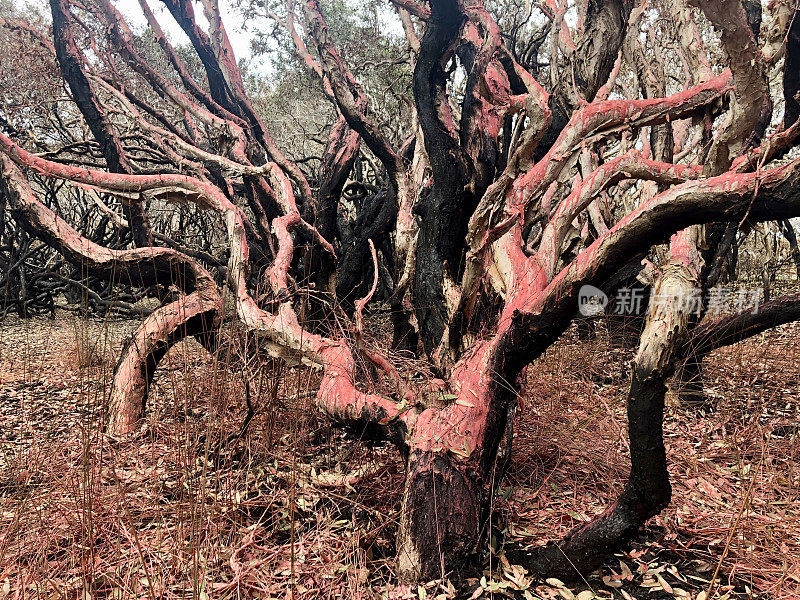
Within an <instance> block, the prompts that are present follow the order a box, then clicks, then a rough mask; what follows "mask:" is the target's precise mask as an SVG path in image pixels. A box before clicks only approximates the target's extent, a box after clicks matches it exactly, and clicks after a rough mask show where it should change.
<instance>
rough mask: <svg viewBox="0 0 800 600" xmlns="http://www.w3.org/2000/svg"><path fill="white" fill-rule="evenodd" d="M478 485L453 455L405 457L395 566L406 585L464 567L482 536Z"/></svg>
mask: <svg viewBox="0 0 800 600" xmlns="http://www.w3.org/2000/svg"><path fill="white" fill-rule="evenodd" d="M481 488H482V481H481V479H480V478H479V477H478V476H477V474H476V473H474V472H470V471H469V469H467V470H465V469H464V467H463V465H458V464H457V459H455V458H454V457H453V455H451V454H449V453H448V454H445V453H441V452H437V453H432V452H426V453H418V454H414V455H412V456H410V457H409V460H408V465H407V473H406V484H405V490H404V492H403V504H402V507H401V510H400V527H399V530H398V547H397V561H398V569H399V570H400V573H401V577H402V578H403V579H404V580H406V581H429V580H431V579H436V578H439V577H444V576H445V575H447V574H449V573H450V572H451V569H452V568H454V567H455V568H462V567H464V566H465V558H466V557H469V556H470V555H472V554H474V553H475V551H476V550H477V547H478V543H479V536H480V515H481V505H482V489H481Z"/></svg>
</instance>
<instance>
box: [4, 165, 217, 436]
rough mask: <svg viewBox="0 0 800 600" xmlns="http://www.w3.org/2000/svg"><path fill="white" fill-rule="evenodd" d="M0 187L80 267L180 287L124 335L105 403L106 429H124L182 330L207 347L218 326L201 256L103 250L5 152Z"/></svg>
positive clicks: (25, 219)
mask: <svg viewBox="0 0 800 600" xmlns="http://www.w3.org/2000/svg"><path fill="white" fill-rule="evenodd" d="M0 166H2V184H1V185H2V191H3V194H4V195H5V196H6V197H7V198H8V199H10V201H11V208H12V210H13V211H14V213H15V215H16V217H17V218H18V219H19V220H20V222H21V223H23V224H24V226H25V227H26V228H27V229H29V230H30V231H31V232H32V233H34V234H35V235H36V236H38V237H39V238H40V239H42V240H44V241H46V242H47V243H48V244H50V245H51V246H53V247H54V248H56V249H58V250H59V251H60V252H61V253H62V254H63V255H64V256H65V257H66V258H67V259H69V260H70V261H71V262H72V263H74V264H75V265H78V266H80V267H81V268H82V269H84V270H86V271H87V272H89V273H91V274H93V275H97V276H100V277H103V278H107V279H110V280H112V281H113V280H116V281H125V282H128V283H131V284H133V285H138V286H152V285H163V286H165V287H167V286H172V285H176V286H178V287H180V288H181V289H182V291H183V295H182V296H181V297H180V298H178V299H177V300H175V301H174V302H171V303H169V304H167V305H165V306H162V307H160V308H159V309H157V310H156V311H155V312H153V313H152V314H151V315H150V316H149V317H147V319H145V321H144V322H143V323H142V325H141V326H140V327H139V328H138V329H137V330H136V332H135V333H134V335H133V337H132V338H131V339H130V340H129V341H128V342H127V343H126V345H125V347H124V349H123V351H122V354H121V356H120V359H119V362H118V363H117V366H116V369H115V370H114V382H113V385H112V389H111V399H110V403H109V415H110V420H109V422H108V433H109V434H110V435H120V434H126V433H129V432H131V431H132V430H133V429H134V428H135V427H136V426H137V425H138V422H139V420H140V419H141V417H142V414H143V411H144V404H145V401H146V399H147V391H148V388H149V385H150V381H151V380H152V378H153V374H154V372H155V369H156V365H157V364H158V362H159V361H160V360H161V358H162V357H163V356H164V354H165V353H166V352H167V350H169V348H170V347H171V346H172V345H173V344H175V343H176V342H178V341H180V340H181V339H183V338H185V337H186V336H202V337H204V338H205V339H206V340H208V342H207V343H206V344H205V345H206V347H211V346H212V344H211V340H212V338H213V336H214V334H215V332H216V329H217V327H218V326H219V323H220V320H221V317H222V313H223V305H222V296H221V295H220V293H219V289H218V288H217V284H216V282H215V281H214V278H213V277H212V276H211V274H209V273H208V271H206V270H205V269H204V268H203V267H202V266H200V264H199V263H198V262H197V261H195V260H193V259H190V258H188V257H187V256H185V255H184V254H181V253H180V252H177V251H175V250H170V249H168V248H139V249H136V250H109V249H107V248H104V247H102V246H98V245H97V244H95V243H94V242H92V241H91V240H88V239H87V238H85V237H84V236H82V235H81V234H80V233H78V232H77V231H76V230H75V229H74V228H73V227H71V226H70V225H69V224H68V223H66V222H65V221H64V220H63V219H61V218H60V217H58V216H57V215H55V214H54V213H53V212H52V211H51V210H49V209H48V208H46V207H45V206H44V205H42V203H41V202H39V201H38V200H37V199H36V197H35V195H34V193H33V191H32V190H31V188H30V187H29V186H28V184H27V182H26V181H25V179H24V177H23V175H22V173H21V172H20V171H19V169H18V168H17V166H16V165H15V164H14V163H13V162H12V160H11V159H10V158H9V156H8V155H6V154H4V153H0Z"/></svg>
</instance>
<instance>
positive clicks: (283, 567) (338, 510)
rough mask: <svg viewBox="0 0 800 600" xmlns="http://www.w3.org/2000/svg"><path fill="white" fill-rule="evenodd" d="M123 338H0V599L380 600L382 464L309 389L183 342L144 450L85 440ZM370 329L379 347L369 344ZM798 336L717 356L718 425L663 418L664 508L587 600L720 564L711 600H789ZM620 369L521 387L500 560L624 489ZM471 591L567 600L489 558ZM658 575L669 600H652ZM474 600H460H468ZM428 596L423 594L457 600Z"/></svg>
mask: <svg viewBox="0 0 800 600" xmlns="http://www.w3.org/2000/svg"><path fill="white" fill-rule="evenodd" d="M133 325H134V324H131V323H119V322H105V323H95V322H85V321H76V320H75V319H74V317H59V318H58V319H56V320H55V321H50V320H47V319H41V320H39V319H37V320H31V321H27V322H19V321H14V320H12V319H9V320H7V321H6V322H4V323H3V324H2V325H0V327H1V328H2V337H1V338H0V597H5V596H8V597H11V598H47V599H50V598H70V599H77V598H88V597H91V598H120V599H121V598H125V599H127V598H198V599H199V598H214V599H217V598H219V599H228V598H288V597H292V594H294V597H295V598H379V597H382V596H383V595H385V594H387V592H388V589H389V587H390V586H391V584H392V582H393V581H394V573H393V570H392V561H391V558H392V556H393V554H394V534H395V530H396V522H397V510H398V507H399V501H400V494H401V491H402V467H401V464H400V462H399V458H398V457H397V453H396V452H395V451H394V450H393V449H391V448H386V447H381V446H375V447H372V446H370V445H369V444H367V443H351V442H350V441H346V440H345V439H344V437H343V433H342V432H340V431H338V430H334V429H331V428H330V426H329V425H328V424H327V423H326V422H325V421H324V420H323V419H320V418H319V417H318V416H317V414H316V412H315V411H314V410H313V407H312V406H311V404H310V402H311V398H310V396H309V394H308V392H309V391H312V390H313V389H314V385H315V377H316V376H315V375H314V374H313V373H310V372H309V371H307V370H305V369H288V368H286V367H282V366H279V365H275V364H271V363H269V362H267V361H264V362H257V361H255V360H251V361H249V362H247V363H241V362H236V363H235V364H233V363H230V364H223V363H220V362H218V361H214V360H212V359H211V358H210V357H208V355H206V354H205V353H204V352H203V351H202V350H201V349H200V348H199V347H198V346H197V345H195V344H194V343H193V342H187V343H182V344H180V345H178V346H177V347H175V348H174V349H173V350H171V351H170V353H169V354H168V355H167V357H166V359H165V362H164V363H163V365H162V367H160V368H159V370H158V372H157V374H156V378H155V381H154V384H153V388H152V393H151V398H150V402H149V406H148V413H147V424H146V427H145V428H144V429H143V431H142V432H141V435H140V437H139V438H138V439H136V440H132V441H130V442H126V443H114V442H112V441H110V440H109V439H107V438H105V437H104V436H103V435H102V432H101V427H100V424H101V423H102V419H103V416H104V415H103V399H104V398H105V397H106V396H107V393H108V390H107V385H108V383H109V381H110V375H111V372H112V370H113V365H114V360H115V358H114V357H116V355H117V353H118V351H119V346H120V344H121V341H122V340H123V339H124V337H125V335H127V334H128V333H129V332H130V331H131V328H132V326H133ZM370 330H371V331H374V332H375V333H374V335H375V336H376V337H379V336H381V331H382V330H381V328H380V327H378V326H376V327H374V328H370ZM233 333H234V334H235V335H234V337H238V338H241V337H242V336H241V335H240V334H239V332H233ZM799 338H800V329H797V328H793V327H789V328H783V329H782V330H780V331H777V332H773V333H770V334H768V335H767V336H764V337H763V339H756V340H752V341H750V342H747V343H745V344H741V345H739V346H736V347H734V348H730V349H727V350H725V351H722V352H719V353H718V355H715V357H714V358H715V360H714V361H713V366H712V368H711V369H709V381H708V385H709V386H710V387H711V388H712V389H713V391H714V392H715V393H716V394H717V396H718V397H719V410H717V411H716V412H715V413H713V414H711V415H708V416H705V415H699V414H697V413H696V412H692V411H690V410H688V409H684V408H680V407H677V406H672V407H670V409H669V411H668V415H667V424H666V432H667V439H668V450H669V453H670V461H671V471H672V474H673V482H674V488H675V494H674V501H673V503H672V505H671V507H670V508H669V509H668V510H667V511H665V512H664V513H663V514H662V515H661V516H660V517H658V518H656V519H654V521H653V523H652V526H651V528H650V530H649V531H648V532H647V533H646V534H645V536H644V537H643V538H642V539H641V540H640V541H639V542H638V544H637V548H636V549H635V550H634V551H633V552H632V553H630V554H628V555H627V556H620V557H619V558H620V559H621V560H622V561H623V562H624V563H625V565H626V567H627V568H629V570H630V571H631V572H632V575H631V580H630V581H626V580H625V577H624V576H623V577H618V576H619V575H624V574H625V571H624V570H623V568H622V567H621V566H619V563H618V562H617V560H614V561H612V562H610V563H608V565H607V566H606V568H605V569H604V570H603V572H602V573H600V574H598V575H597V576H596V577H595V578H593V579H590V581H589V583H590V584H591V585H592V587H593V589H595V590H596V591H597V593H598V595H600V596H601V597H612V595H613V596H616V597H624V594H626V593H627V594H629V595H631V596H633V597H637V598H640V599H641V598H657V597H673V596H676V597H680V594H679V592H680V591H681V590H685V591H686V593H687V594H688V595H689V596H690V597H693V598H694V597H696V596H697V593H698V592H699V591H700V590H702V589H703V588H704V586H705V585H706V584H705V583H704V582H703V580H705V581H706V582H707V581H708V579H710V576H711V573H713V570H714V569H715V568H716V567H717V564H718V563H720V561H721V570H720V575H719V576H718V581H719V582H720V583H721V584H722V586H723V587H722V588H716V589H715V591H714V593H713V594H712V598H717V597H724V596H725V594H726V593H734V594H737V595H739V596H743V595H744V596H746V595H748V594H747V590H748V589H749V590H750V591H751V595H753V596H756V595H758V594H763V595H768V596H769V597H775V598H794V597H800V579H799V577H800V542H799V541H798V540H800V508H797V504H798V503H797V501H798V494H800V492H799V491H798V490H799V488H800V485H799V484H798V481H799V477H800V473H799V472H798V469H797V467H796V465H797V464H798V460H797V459H798V453H800V449H799V446H798V444H797V441H798V434H797V432H796V431H795V430H794V429H793V427H790V425H794V424H796V423H797V417H798V407H797V398H798V397H800V395H799V394H798V388H799V387H800V372H798V361H797V358H798V356H797V354H796V352H797V351H796V350H795V348H796V346H797V340H798V339H799ZM629 358H630V354H629V351H626V350H613V351H612V352H609V350H608V344H607V340H605V339H604V338H602V337H601V338H599V339H597V340H595V341H593V342H580V341H578V340H577V339H576V338H574V337H569V338H568V339H566V340H564V341H563V342H562V343H560V344H558V345H557V346H556V347H554V348H553V349H552V350H551V351H550V352H549V353H548V354H547V355H546V356H545V357H543V358H542V359H541V360H540V361H539V362H537V364H536V365H535V369H534V368H532V369H529V375H528V378H529V379H528V393H527V395H526V398H525V399H524V408H523V410H522V412H521V414H520V418H519V423H518V426H517V434H516V436H517V437H516V448H515V453H514V459H513V464H512V467H511V469H510V472H509V476H508V478H507V480H506V481H505V482H504V483H503V485H502V487H501V492H500V494H499V496H498V499H497V501H496V505H495V525H496V532H495V533H496V534H498V537H499V534H500V533H502V534H503V536H504V538H505V543H506V546H507V547H519V546H524V545H526V544H538V543H542V542H543V541H545V540H547V539H553V538H554V537H555V536H558V535H560V534H563V533H564V532H566V531H567V530H568V529H569V528H571V527H572V526H574V525H575V524H577V523H579V522H581V521H584V520H587V519H589V518H591V517H592V516H594V515H596V514H598V513H599V512H601V511H602V510H603V509H604V508H605V506H606V505H607V503H608V502H609V501H610V499H612V498H613V496H614V495H615V494H617V493H618V492H619V491H620V489H621V486H622V484H623V482H624V478H625V476H626V472H627V460H628V459H627V447H626V444H627V441H626V434H625V419H624V396H625V390H626V379H627V369H626V366H625V365H626V364H627V362H626V361H627V360H628V359H629ZM245 381H248V382H249V389H250V395H251V398H252V402H253V405H254V408H255V409H256V416H255V417H254V419H253V421H252V423H251V424H250V428H249V431H248V434H247V435H246V436H245V437H244V438H243V439H236V440H233V441H231V442H230V443H228V444H224V445H223V450H222V451H221V452H217V451H216V448H217V446H218V445H220V442H221V441H223V440H225V439H227V437H228V436H229V435H230V434H231V433H232V432H236V431H238V430H239V428H240V427H241V424H242V421H243V419H244V416H245V412H246V410H245V405H244V404H245V403H244V397H245V389H244V387H245V384H244V382H245ZM362 467H363V468H362ZM363 471H366V472H368V473H369V476H368V477H364V478H362V479H361V480H360V481H357V482H354V483H352V484H351V485H348V486H338V487H331V486H330V485H327V484H326V483H325V481H326V477H325V476H323V477H320V475H324V474H330V473H352V472H363ZM328 479H330V478H329V477H328ZM751 484H752V485H751ZM748 492H749V493H748ZM740 511H741V518H740V519H739V522H738V525H737V527H735V529H734V528H733V525H734V524H736V521H737V516H738V514H739V512H740ZM726 544H727V545H728V549H727V551H725V552H723V550H724V548H725V546H726ZM642 565H644V568H643V569H642V572H641V573H640V572H638V570H637V569H639V568H641V566H642ZM648 569H649V571H648ZM486 573H487V580H486V582H485V589H484V588H481V589H482V590H483V591H482V595H485V596H486V597H488V596H489V595H491V593H492V592H490V590H492V589H494V590H496V593H495V596H496V597H500V595H502V594H508V595H513V594H516V595H517V596H518V597H524V592H522V591H521V590H522V589H523V588H527V591H528V593H529V594H532V595H534V597H535V596H540V597H554V596H559V597H568V596H567V594H568V592H567V591H566V590H564V589H561V590H559V588H558V586H550V585H539V584H538V583H536V582H531V581H530V580H529V579H527V578H526V577H525V576H524V573H520V572H519V571H518V570H515V569H513V567H512V566H511V565H508V564H504V563H503V562H502V561H498V560H497V559H496V558H495V557H491V558H490V560H489V562H488V563H487V572H486ZM603 577H605V583H604V580H603ZM659 577H660V578H661V580H662V581H664V582H665V583H667V582H669V583H667V587H669V588H670V589H672V593H670V594H667V595H666V596H664V594H666V592H665V591H664V587H663V586H662V585H661V584H660V581H659ZM682 580H684V581H682ZM511 582H515V583H511ZM653 582H655V583H653ZM468 583H469V582H468ZM622 583H624V586H623V587H619V585H620V584H622ZM471 584H472V585H471V587H468V588H467V591H466V592H465V593H466V594H467V597H469V596H470V595H471V594H472V593H473V591H472V590H473V589H475V590H477V589H478V586H479V584H478V582H477V580H473V581H472V582H471ZM643 584H645V585H647V586H649V587H648V588H645V587H642V585H643ZM670 584H671V586H670ZM387 586H389V587H387ZM492 586H494V587H492ZM446 590H447V587H446V586H445V587H440V588H439V591H438V592H436V593H441V594H443V595H444V597H447V596H452V595H453V594H452V593H448V592H446ZM515 590H516V591H515ZM576 591H577V590H576ZM436 593H434V589H433V587H431V588H430V589H429V590H428V594H427V595H428V597H435V596H436ZM659 594H661V595H659Z"/></svg>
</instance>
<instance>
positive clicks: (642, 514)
mask: <svg viewBox="0 0 800 600" xmlns="http://www.w3.org/2000/svg"><path fill="white" fill-rule="evenodd" d="M665 392H666V388H665V387H664V385H663V383H662V381H661V379H660V378H652V377H651V373H650V372H648V371H647V370H645V369H640V368H637V367H634V369H633V376H632V381H631V387H630V393H629V395H628V433H629V436H630V445H631V472H630V477H629V478H628V482H627V484H626V485H625V488H624V490H623V491H622V494H621V495H620V497H619V499H618V500H617V501H616V502H615V503H614V504H613V505H612V506H611V507H610V508H609V509H608V510H607V511H606V512H605V513H604V514H603V515H602V516H601V517H598V518H597V519H595V520H593V521H592V522H590V523H588V524H586V525H584V526H581V527H579V528H577V529H575V530H574V531H572V532H570V533H569V534H568V535H567V536H566V537H565V538H564V539H563V540H561V541H559V542H557V543H556V544H553V545H550V546H548V547H546V548H545V549H543V550H542V551H541V552H539V553H536V554H532V555H531V559H529V561H528V564H529V565H530V568H531V569H532V570H533V571H534V572H536V573H538V574H541V575H543V576H546V577H558V578H561V579H564V580H568V581H571V580H580V579H581V578H583V577H586V576H587V575H588V574H589V573H591V572H592V571H593V570H595V569H596V568H597V567H598V566H600V565H601V564H602V562H603V560H605V558H606V557H608V556H610V555H611V554H612V553H613V552H614V551H615V550H616V549H618V548H620V547H621V546H622V545H624V544H625V543H626V542H628V541H630V539H631V538H632V537H633V536H635V535H636V533H637V532H638V531H639V529H640V528H641V527H642V525H644V523H645V522H646V521H647V520H648V519H649V518H650V517H652V516H654V515H657V514H658V513H659V512H661V511H662V510H663V509H664V508H665V507H666V506H667V505H668V504H669V501H670V498H671V496H672V487H671V486H670V483H669V473H668V471H667V456H666V450H665V448H664V439H663V428H662V421H663V413H664V395H665ZM523 558H524V557H523Z"/></svg>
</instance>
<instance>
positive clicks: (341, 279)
mask: <svg viewBox="0 0 800 600" xmlns="http://www.w3.org/2000/svg"><path fill="white" fill-rule="evenodd" d="M397 210H398V206H397V198H396V196H395V194H394V190H393V189H392V187H390V186H388V185H387V186H386V187H384V188H383V189H382V190H380V191H379V192H377V193H376V194H373V195H372V196H369V197H368V198H367V201H366V202H365V204H364V206H363V208H362V210H361V211H359V214H358V216H357V218H356V221H355V223H354V225H353V227H352V236H351V237H350V236H346V237H345V238H344V239H343V240H342V246H341V247H340V249H339V257H338V261H337V262H338V266H337V269H336V278H337V281H336V296H337V298H338V299H339V301H340V302H342V305H343V306H344V307H345V309H346V310H347V311H348V312H352V310H353V309H354V308H355V307H354V304H353V303H354V302H355V300H356V298H358V297H360V296H364V295H365V292H366V290H364V289H362V287H363V284H365V282H367V281H371V280H372V277H371V274H372V261H371V260H370V258H369V257H370V252H369V241H370V240H372V242H373V243H374V244H375V245H377V246H380V245H382V244H383V242H384V240H385V239H386V238H387V236H388V235H389V234H390V233H391V232H392V230H393V229H394V224H395V222H396V221H397Z"/></svg>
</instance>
